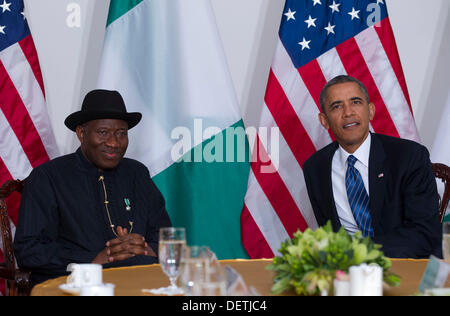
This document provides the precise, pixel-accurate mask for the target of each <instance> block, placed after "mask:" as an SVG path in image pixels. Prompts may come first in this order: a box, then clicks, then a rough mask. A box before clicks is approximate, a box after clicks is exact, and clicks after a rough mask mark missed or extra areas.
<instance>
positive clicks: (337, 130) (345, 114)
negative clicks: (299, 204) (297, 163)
mask: <svg viewBox="0 0 450 316" xmlns="http://www.w3.org/2000/svg"><path fill="white" fill-rule="evenodd" d="M320 102H321V108H322V113H320V114H319V120H320V122H321V124H322V125H323V126H324V127H325V128H326V129H331V130H332V131H333V133H334V135H335V137H336V141H335V142H333V143H332V144H330V145H328V146H326V147H325V148H323V149H322V150H320V151H318V152H316V153H315V154H314V155H312V156H311V157H310V158H309V159H308V160H307V161H306V163H305V164H304V168H303V172H304V176H305V181H306V185H307V188H308V194H309V198H310V200H311V204H312V206H313V209H314V214H315V216H316V219H317V222H318V224H319V225H320V226H323V225H325V224H326V223H327V222H328V221H329V220H331V222H332V225H333V229H334V230H336V231H337V230H338V229H339V228H340V227H341V226H344V228H345V229H346V230H347V232H349V233H351V234H353V233H355V232H356V231H361V232H362V234H363V236H366V237H370V238H372V240H373V241H374V242H376V243H378V244H381V245H382V247H383V248H382V250H383V251H384V253H385V255H386V256H388V257H392V258H427V257H429V256H430V255H431V254H433V255H436V256H438V257H442V248H441V247H442V246H441V243H442V227H441V224H440V222H439V219H438V194H437V188H436V181H435V178H434V175H433V172H432V170H431V162H430V158H429V153H428V151H427V149H426V148H425V147H424V146H422V145H420V144H418V143H415V142H412V141H409V140H404V139H398V138H393V137H389V136H385V135H380V134H373V133H370V131H369V122H370V121H371V120H372V119H373V117H374V115H375V106H374V104H373V103H370V100H369V95H368V92H367V89H366V88H365V86H364V85H363V84H362V83H361V82H360V81H359V80H357V79H355V78H352V77H349V76H338V77H336V78H334V79H333V80H331V81H330V82H328V83H327V85H326V86H325V87H324V89H323V90H322V93H321V97H320Z"/></svg>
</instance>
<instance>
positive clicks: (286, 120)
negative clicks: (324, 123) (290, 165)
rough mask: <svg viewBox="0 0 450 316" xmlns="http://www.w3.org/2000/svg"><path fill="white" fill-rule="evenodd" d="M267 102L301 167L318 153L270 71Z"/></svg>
mask: <svg viewBox="0 0 450 316" xmlns="http://www.w3.org/2000/svg"><path fill="white" fill-rule="evenodd" d="M265 102H266V105H267V107H268V108H269V110H270V112H271V113H272V116H273V117H274V119H275V122H276V123H277V126H278V127H279V128H280V131H281V133H282V134H283V137H284V139H285V140H286V142H287V143H288V145H289V147H290V148H291V151H292V152H293V153H294V156H295V158H296V159H297V161H298V163H299V164H300V166H302V167H303V164H304V163H305V161H306V160H307V159H308V158H309V157H310V156H311V155H312V154H313V153H314V152H315V151H316V149H315V147H314V145H313V143H312V142H311V139H310V137H309V135H308V133H307V132H306V130H305V128H304V127H303V124H302V123H301V122H300V119H299V118H298V116H297V114H296V113H295V111H294V110H293V108H292V106H291V104H290V103H289V100H288V99H287V98H286V95H285V94H284V90H283V89H282V87H281V86H280V84H279V82H278V80H277V78H276V77H275V75H274V73H273V71H272V70H271V71H270V74H269V82H268V84H267V92H266V97H265Z"/></svg>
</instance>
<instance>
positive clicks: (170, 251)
mask: <svg viewBox="0 0 450 316" xmlns="http://www.w3.org/2000/svg"><path fill="white" fill-rule="evenodd" d="M185 248H186V230H185V229H184V228H180V227H166V228H161V229H160V231H159V263H160V264H161V268H162V270H163V271H164V273H165V274H166V275H167V276H168V277H169V280H170V286H169V287H167V288H165V291H164V294H167V295H176V294H183V290H182V289H181V288H179V287H178V286H177V284H176V281H177V278H178V275H179V273H180V264H181V262H182V260H183V256H184V253H185Z"/></svg>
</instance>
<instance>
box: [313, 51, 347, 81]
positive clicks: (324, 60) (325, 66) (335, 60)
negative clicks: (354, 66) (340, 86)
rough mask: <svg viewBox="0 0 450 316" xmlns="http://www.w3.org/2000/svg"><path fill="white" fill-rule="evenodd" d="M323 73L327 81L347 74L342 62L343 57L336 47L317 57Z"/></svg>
mask: <svg viewBox="0 0 450 316" xmlns="http://www.w3.org/2000/svg"><path fill="white" fill-rule="evenodd" d="M317 62H318V63H319V66H320V68H321V69H322V73H323V75H324V77H325V79H326V81H330V80H331V79H333V78H334V77H337V76H340V75H347V71H346V70H345V68H344V65H343V64H342V61H341V58H340V57H339V54H338V53H337V51H336V48H333V49H330V50H329V51H328V52H326V53H325V54H323V55H322V56H320V57H318V58H317Z"/></svg>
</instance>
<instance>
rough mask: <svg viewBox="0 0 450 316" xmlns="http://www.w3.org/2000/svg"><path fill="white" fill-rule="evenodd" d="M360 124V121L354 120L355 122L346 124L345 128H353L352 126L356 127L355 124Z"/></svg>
mask: <svg viewBox="0 0 450 316" xmlns="http://www.w3.org/2000/svg"><path fill="white" fill-rule="evenodd" d="M359 125H360V124H359V123H358V122H353V123H350V124H346V125H344V129H346V128H351V127H354V126H359Z"/></svg>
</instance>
